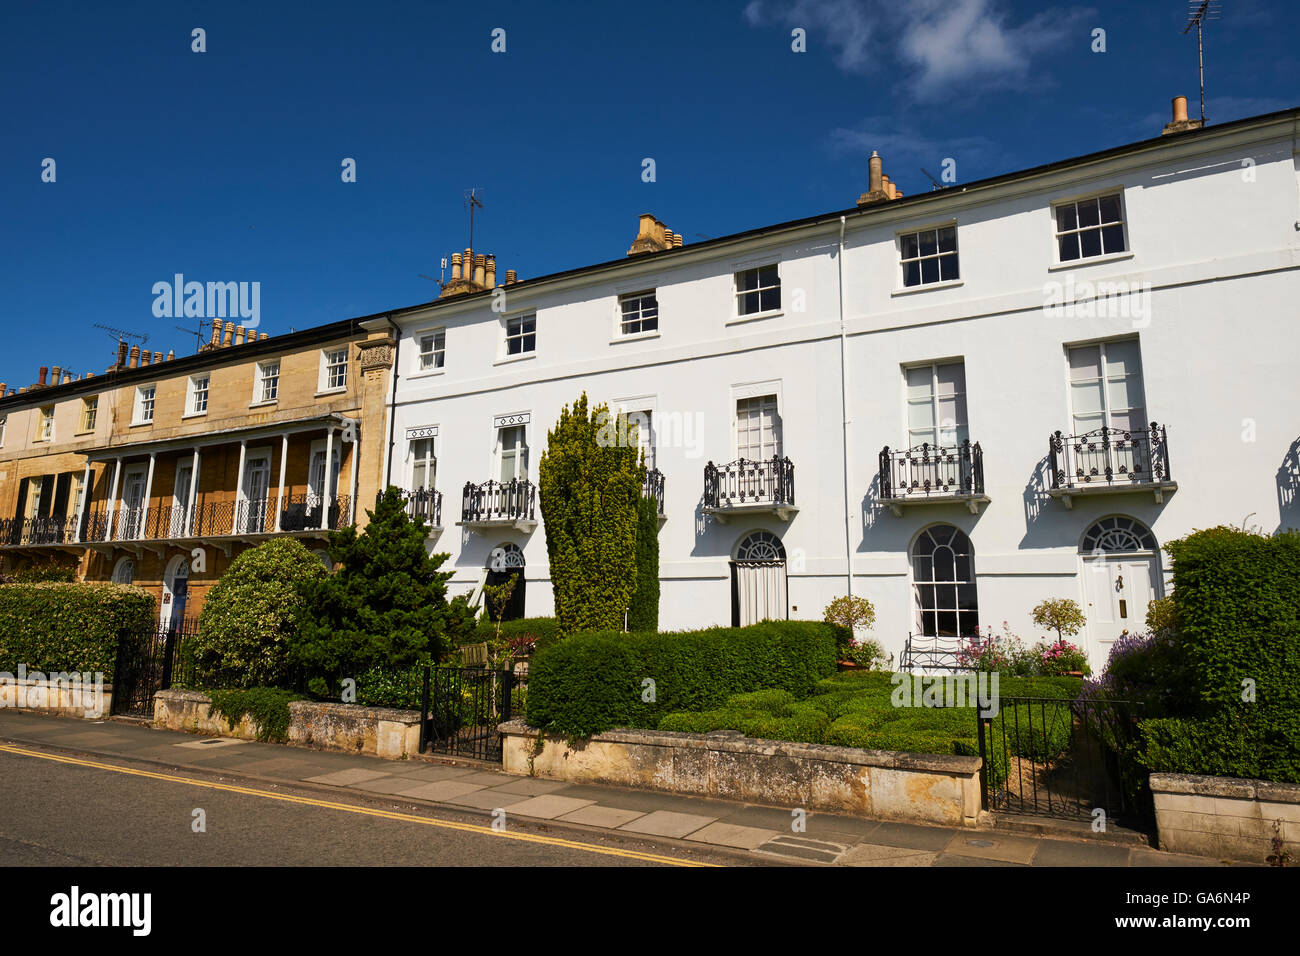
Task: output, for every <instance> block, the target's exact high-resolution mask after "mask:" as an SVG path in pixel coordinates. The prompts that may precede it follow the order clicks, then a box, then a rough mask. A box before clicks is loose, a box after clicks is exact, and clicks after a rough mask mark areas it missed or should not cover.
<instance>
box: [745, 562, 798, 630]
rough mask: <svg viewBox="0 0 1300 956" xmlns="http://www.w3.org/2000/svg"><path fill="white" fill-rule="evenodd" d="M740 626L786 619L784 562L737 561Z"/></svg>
mask: <svg viewBox="0 0 1300 956" xmlns="http://www.w3.org/2000/svg"><path fill="white" fill-rule="evenodd" d="M735 567H736V603H737V606H738V609H739V615H740V617H739V626H740V627H745V626H747V625H749V624H757V623H758V622H759V621H768V620H771V621H784V620H785V619H786V616H787V615H786V590H785V562H783V561H737V562H736V565H735Z"/></svg>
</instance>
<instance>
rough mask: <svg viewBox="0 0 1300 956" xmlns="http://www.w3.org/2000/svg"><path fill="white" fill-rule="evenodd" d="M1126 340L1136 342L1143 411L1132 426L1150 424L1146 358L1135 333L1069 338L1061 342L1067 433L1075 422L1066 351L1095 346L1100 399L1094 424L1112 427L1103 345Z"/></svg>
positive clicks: (1074, 427)
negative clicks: (1089, 339)
mask: <svg viewBox="0 0 1300 956" xmlns="http://www.w3.org/2000/svg"><path fill="white" fill-rule="evenodd" d="M1129 342H1132V343H1133V344H1134V345H1136V346H1137V354H1138V380H1139V383H1140V384H1141V386H1142V406H1141V408H1142V411H1143V415H1142V418H1143V419H1144V420H1143V421H1140V422H1138V424H1137V426H1136V427H1137V428H1138V429H1139V430H1140V429H1145V428H1149V427H1150V424H1151V422H1150V419H1151V406H1150V405H1148V404H1147V372H1146V361H1145V360H1144V359H1143V358H1142V340H1141V338H1139V337H1137V336H1128V337H1126V338H1119V339H1097V340H1095V341H1092V342H1071V343H1069V344H1068V345H1066V346H1065V353H1064V356H1063V358H1064V361H1065V401H1066V410H1067V412H1068V414H1069V421H1070V434H1072V435H1073V434H1078V433H1079V426H1078V425H1076V424H1075V409H1074V384H1075V382H1074V378H1073V377H1072V376H1071V374H1070V352H1072V351H1073V350H1074V349H1088V348H1097V349H1098V359H1097V361H1098V365H1099V369H1098V371H1099V373H1100V375H1101V402H1102V405H1101V425H1099V426H1098V427H1102V428H1114V427H1115V426H1114V424H1113V419H1112V418H1111V404H1110V389H1109V387H1108V386H1109V385H1110V381H1111V380H1110V376H1109V374H1108V363H1107V358H1106V346H1108V345H1118V344H1121V343H1129ZM1132 407H1134V408H1136V407H1137V406H1132ZM1087 431H1093V429H1085V433H1086V432H1087Z"/></svg>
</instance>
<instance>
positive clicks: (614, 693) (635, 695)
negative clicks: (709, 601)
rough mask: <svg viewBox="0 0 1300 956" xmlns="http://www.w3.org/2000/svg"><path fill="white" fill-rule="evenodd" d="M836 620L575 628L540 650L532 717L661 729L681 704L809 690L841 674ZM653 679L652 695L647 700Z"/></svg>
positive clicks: (579, 727) (531, 687)
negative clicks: (663, 629) (663, 628)
mask: <svg viewBox="0 0 1300 956" xmlns="http://www.w3.org/2000/svg"><path fill="white" fill-rule="evenodd" d="M835 638H836V629H835V627H834V626H833V625H829V624H824V623H821V622H817V621H766V622H764V623H762V624H755V625H752V626H750V627H744V628H729V627H719V628H710V629H707V630H702V631H683V632H680V633H670V634H618V633H612V632H604V633H594V634H577V635H574V636H572V637H569V638H566V639H565V640H563V641H560V642H559V643H557V644H554V645H552V646H551V647H548V648H546V649H545V650H543V651H541V652H540V653H538V654H537V655H536V657H534V658H533V661H532V666H531V668H530V670H529V674H528V723H529V724H531V725H532V726H534V727H539V728H542V729H544V730H547V731H549V732H551V733H559V734H564V735H567V736H570V737H589V736H591V735H592V734H597V733H600V732H601V731H604V730H609V729H611V728H614V727H657V726H659V722H660V721H661V720H662V719H663V717H664V716H666V715H667V714H670V713H674V712H676V711H706V710H711V709H715V708H719V707H721V706H722V705H723V704H724V703H725V702H726V701H727V699H728V698H729V697H731V696H733V695H735V694H741V693H745V692H747V691H753V690H761V689H764V688H779V689H781V690H785V691H788V692H790V693H791V694H793V695H794V696H795V697H806V696H808V694H810V693H811V692H812V690H813V688H814V686H815V685H816V683H817V681H818V680H819V679H821V678H824V677H826V676H828V675H830V674H832V673H834V671H835ZM646 681H653V682H654V683H653V690H654V695H653V696H654V699H653V700H652V701H651V700H646V699H643V697H649V696H650V694H649V691H650V689H651V685H650V684H648V683H646Z"/></svg>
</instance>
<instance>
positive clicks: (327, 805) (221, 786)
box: [0, 744, 715, 866]
mask: <svg viewBox="0 0 1300 956" xmlns="http://www.w3.org/2000/svg"><path fill="white" fill-rule="evenodd" d="M0 752H3V753H11V754H17V755H19V756H21V757H36V758H38V759H40V760H52V761H54V762H55V763H66V764H72V765H73V766H77V767H91V768H93V769H95V770H109V771H112V772H113V773H121V774H127V775H129V776H132V777H146V778H148V779H150V780H162V781H165V782H167V783H183V784H188V785H189V786H191V787H202V788H204V789H206V790H223V791H225V792H226V793H238V794H243V795H244V796H249V797H262V798H263V799H266V800H279V801H280V802H282V803H296V804H300V805H302V806H307V807H322V808H324V809H326V810H342V811H344V812H345V813H356V814H360V815H362V816H368V817H383V818H384V819H386V820H399V821H401V822H403V823H419V824H423V825H424V826H430V827H438V828H439V829H443V830H459V831H461V832H462V833H481V834H485V835H488V836H494V837H503V838H505V839H508V840H522V841H523V842H525V843H540V844H543V845H545V846H555V847H563V848H565V849H568V850H582V851H583V852H586V853H597V854H600V855H602V856H617V857H622V858H624V859H628V860H639V861H641V862H643V863H663V864H666V865H668V866H714V865H715V864H712V863H701V862H697V861H694V860H680V859H677V858H676V857H671V856H660V855H659V854H656V853H642V852H640V851H638V850H621V849H618V848H617V847H606V846H599V845H598V844H594V843H579V842H578V841H576V840H561V839H559V838H558V837H548V836H539V835H537V834H534V833H519V832H516V831H513V830H494V829H492V828H491V827H485V826H479V825H478V824H474V823H456V822H454V821H451V820H437V819H433V818H431V817H420V816H415V815H414V814H410V813H396V812H394V811H392V810H378V809H374V808H372V807H359V806H355V805H353V804H350V803H335V802H334V801H332V800H316V799H314V798H312V797H299V796H295V795H293V794H289V793H274V792H272V791H269V790H256V789H254V788H252V787H237V786H235V785H233V784H228V783H213V782H211V781H208V780H195V779H194V778H192V777H178V776H174V775H172V774H166V773H155V772H154V771H151V770H135V769H132V768H130V767H119V766H117V765H116V764H111V763H100V762H98V761H95V760H81V759H79V758H77V757H64V756H62V755H59V754H47V753H41V752H40V751H38V750H26V749H24V748H22V747H14V746H11V745H9V744H0ZM286 783H288V781H286ZM398 799H400V797H399V798H398Z"/></svg>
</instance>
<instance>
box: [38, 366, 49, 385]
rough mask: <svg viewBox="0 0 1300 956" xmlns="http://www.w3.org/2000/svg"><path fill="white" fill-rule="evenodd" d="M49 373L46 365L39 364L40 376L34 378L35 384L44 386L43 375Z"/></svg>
mask: <svg viewBox="0 0 1300 956" xmlns="http://www.w3.org/2000/svg"><path fill="white" fill-rule="evenodd" d="M49 374H50V370H49V368H48V367H47V366H44V365H42V366H41V374H40V377H39V378H37V379H36V384H37V385H41V386H44V385H45V376H47V375H49Z"/></svg>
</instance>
